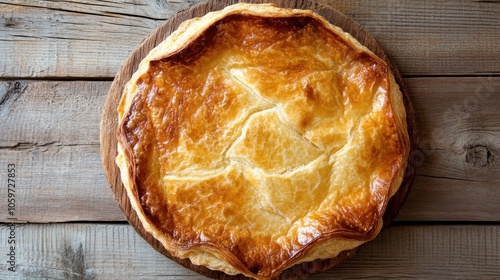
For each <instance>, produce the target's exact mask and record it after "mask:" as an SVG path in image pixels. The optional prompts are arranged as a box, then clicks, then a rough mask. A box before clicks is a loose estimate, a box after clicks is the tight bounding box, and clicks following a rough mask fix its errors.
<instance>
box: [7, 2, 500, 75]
mask: <svg viewBox="0 0 500 280" xmlns="http://www.w3.org/2000/svg"><path fill="white" fill-rule="evenodd" d="M198 2H200V0H189V1H144V0H135V1H124V2H122V1H117V0H113V1H99V2H96V1H61V2H59V1H40V0H37V1H29V2H28V1H20V0H16V1H9V2H7V3H3V4H0V53H2V59H1V60H0V77H94V78H95V77H99V78H111V77H114V76H115V74H116V72H117V71H118V68H119V67H120V65H121V64H122V63H123V62H124V60H125V59H126V58H127V57H128V55H129V54H130V52H131V51H132V50H133V49H134V48H135V47H136V46H137V45H138V44H139V42H141V40H142V39H144V38H145V37H146V36H147V35H148V34H149V33H150V32H152V31H153V30H154V29H155V28H156V27H157V26H158V25H160V24H161V23H162V22H163V21H164V20H165V19H167V18H169V17H171V16H172V15H173V14H174V13H175V12H177V11H179V10H181V9H184V8H187V7H188V6H190V5H193V4H194V3H198ZM325 3H327V4H328V5H332V6H333V7H335V8H337V9H339V10H340V11H342V12H343V13H345V14H347V15H349V16H351V17H352V18H353V19H355V20H356V21H358V22H359V23H360V24H361V25H363V27H365V28H366V29H367V30H368V31H369V32H370V33H371V34H372V35H373V36H374V37H375V38H377V40H378V41H379V42H380V43H381V44H382V46H383V47H384V48H385V49H386V51H387V53H388V54H389V55H390V56H391V57H392V58H393V59H394V60H395V62H396V64H397V65H398V67H399V69H400V70H401V72H402V73H403V74H404V75H407V76H408V75H411V76H415V75H425V76H429V75H485V74H498V73H500V57H499V55H498V53H500V44H498V42H499V41H500V18H499V17H498V14H500V4H499V3H498V2H496V1H467V0H461V1H455V0H447V1H424V2H404V3H402V2H399V1H396V0H384V1H369V0H362V1H348V0H326V1H325Z"/></svg>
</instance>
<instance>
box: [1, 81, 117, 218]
mask: <svg viewBox="0 0 500 280" xmlns="http://www.w3.org/2000/svg"><path fill="white" fill-rule="evenodd" d="M108 87H109V82H26V81H11V82H0V100H1V102H0V119H1V120H2V121H1V122H0V131H1V132H2V133H0V170H1V172H2V173H1V174H7V173H6V172H7V171H6V170H7V164H11V163H12V164H15V165H16V178H15V180H16V200H17V211H16V212H17V213H16V216H17V217H18V219H20V220H25V221H30V222H57V221H68V220H95V221H100V220H123V219H124V217H123V214H122V212H121V211H120V210H119V208H118V206H117V205H116V203H114V200H113V198H112V194H111V192H110V191H109V189H108V187H107V184H106V178H105V176H104V173H103V171H102V167H101V166H102V165H101V160H100V157H99V122H100V116H101V111H102V105H103V104H104V100H105V98H106V93H107V88H108ZM1 178H2V179H4V178H6V177H4V176H3V175H2V176H1ZM3 183H4V181H2V184H3ZM0 195H1V197H7V188H1V189H0ZM6 203H7V200H6V199H5V200H4V199H2V202H1V203H0V205H1V206H2V207H4V206H5V207H6ZM5 209H6V208H5ZM7 217H8V216H7V212H6V211H1V212H0V220H3V221H5V220H6V218H7Z"/></svg>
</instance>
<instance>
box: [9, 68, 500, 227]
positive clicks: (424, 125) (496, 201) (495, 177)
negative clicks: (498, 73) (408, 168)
mask: <svg viewBox="0 0 500 280" xmlns="http://www.w3.org/2000/svg"><path fill="white" fill-rule="evenodd" d="M405 82H406V84H407V86H408V88H409V91H410V93H411V98H412V100H413V101H414V106H415V110H416V115H417V120H418V126H419V129H420V131H421V137H420V142H421V145H420V148H419V154H420V156H421V157H422V158H421V159H420V161H419V162H417V177H416V180H415V183H414V185H413V188H412V192H411V193H410V195H409V197H408V199H407V201H406V203H405V205H404V206H403V208H402V210H401V212H400V213H399V215H398V217H397V220H399V221H488V222H495V221H496V222H499V221H500V216H499V215H498V213H500V190H499V187H500V174H499V172H500V171H499V170H500V165H499V164H498V160H499V159H500V149H499V147H500V123H499V122H497V121H496V120H498V119H500V116H499V112H500V111H499V110H498V108H500V77H475V78H471V77H469V78H467V77H445V78H438V77H436V78H408V79H405ZM110 86H111V82H94V81H76V82H75V81H64V82H61V81H26V80H17V81H4V82H0V100H4V101H3V102H0V103H1V105H0V119H1V120H2V121H1V122H0V131H2V132H5V133H1V134H0V166H5V164H6V163H8V162H14V163H16V164H17V165H18V166H19V168H20V170H22V173H21V175H20V176H19V180H20V183H19V184H20V185H19V188H20V192H21V193H20V194H19V203H20V209H21V210H22V211H21V213H22V216H21V217H20V219H22V220H25V221H29V222H34V223H43V222H64V221H92V220H95V221H125V216H124V215H123V213H122V212H121V210H120V209H119V208H118V206H117V205H116V203H115V201H114V200H113V198H112V195H111V192H110V191H109V188H108V184H107V182H106V177H105V175H104V171H103V168H102V166H101V160H100V155H99V121H100V117H101V110H102V108H103V104H104V102H105V100H106V97H107V93H108V90H109V88H110ZM6 96H8V98H7V97H6ZM440 96H442V97H440ZM471 98H478V100H477V102H479V103H476V101H472V99H471ZM464 104H469V105H467V106H466V105H464ZM471 105H472V106H471ZM469 106H471V107H470V108H469V110H464V109H465V107H469ZM448 110H451V112H454V113H453V114H450V113H446V112H448ZM464 112H467V114H470V115H465V113H464ZM460 114H462V115H463V116H467V117H466V118H463V119H462V118H460V117H459V116H461V115H460ZM75 115H78V118H77V119H75V118H74V116H75ZM448 139H451V140H448ZM472 140H474V141H479V140H481V141H480V142H479V144H480V145H468V144H469V142H470V141H472ZM476 143H478V142H476ZM471 147H472V149H471ZM482 147H487V149H483V148H482ZM488 151H489V156H488ZM468 154H469V156H467V155H468ZM468 159H469V160H468ZM483 165H484V166H483ZM79 170H84V171H85V173H82V172H80V171H79ZM52 172H54V173H52ZM5 194H6V191H5V188H1V189H0V197H5ZM1 205H3V204H1ZM63 205H64V206H66V207H65V208H66V210H65V211H61V210H60V207H62V206H63ZM89 205H91V206H92V207H89ZM21 213H20V214H21ZM5 218H6V213H4V212H3V211H0V222H1V221H5Z"/></svg>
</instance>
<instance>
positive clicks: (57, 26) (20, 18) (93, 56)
mask: <svg viewBox="0 0 500 280" xmlns="http://www.w3.org/2000/svg"><path fill="white" fill-rule="evenodd" d="M200 1H201V0H189V1H147V0H135V1H40V0H38V1H29V2H27V1H22V0H16V1H9V2H7V3H0V15H1V16H0V53H2V54H3V55H2V59H1V60H0V77H100V78H103V77H106V78H110V77H114V75H115V74H116V72H117V70H118V68H119V66H120V65H121V64H122V63H123V61H124V60H125V59H126V58H127V56H128V54H129V53H130V52H131V51H132V49H133V48H134V47H135V46H136V45H138V44H139V43H140V42H141V40H142V39H144V37H146V36H147V35H148V34H149V33H150V32H151V31H152V30H154V29H155V28H156V27H157V26H158V25H159V24H160V23H161V22H162V21H164V20H165V19H168V18H169V17H171V16H172V15H174V14H175V13H176V12H177V11H179V10H182V9H185V8H187V7H189V6H191V5H193V4H194V3H197V2H200Z"/></svg>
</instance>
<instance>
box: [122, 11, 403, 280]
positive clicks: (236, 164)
mask: <svg viewBox="0 0 500 280" xmlns="http://www.w3.org/2000/svg"><path fill="white" fill-rule="evenodd" d="M118 119H119V127H118V133H117V138H118V156H117V158H116V162H117V165H118V166H119V168H120V174H121V180H122V182H123V185H124V187H125V189H126V191H127V195H128V197H129V199H130V202H131V205H132V208H133V209H134V211H135V212H136V213H137V215H138V217H139V220H140V222H141V224H142V225H143V227H144V228H145V230H146V231H147V232H149V233H151V234H152V235H153V236H154V238H156V239H157V240H159V241H160V242H161V244H162V245H163V246H164V247H165V248H166V249H167V250H168V251H169V252H170V253H171V254H172V255H173V256H176V257H179V258H189V260H190V261H191V262H192V263H193V264H196V265H201V266H205V267H208V268H210V269H212V270H219V271H223V272H225V273H227V274H229V275H236V274H243V275H245V276H248V277H250V278H255V279H271V278H275V277H277V276H279V275H280V273H282V272H283V270H285V269H287V268H289V267H291V266H294V265H296V264H299V263H303V262H307V261H313V260H315V259H329V258H336V257H337V256H338V255H339V253H341V252H344V251H346V250H352V249H354V248H356V247H358V246H360V245H361V244H363V243H365V242H367V241H370V240H372V239H373V238H375V237H376V236H377V234H378V233H379V232H380V230H381V228H382V224H383V221H382V217H383V214H384V212H385V209H386V206H387V203H388V201H389V199H390V198H391V196H392V195H393V194H394V193H395V192H396V191H397V190H398V188H399V186H400V184H401V182H402V179H403V176H404V171H405V168H406V162H407V159H408V153H409V139H408V132H407V127H406V113H405V107H404V105H403V99H402V94H401V92H400V90H399V87H398V85H397V83H396V82H395V79H394V77H393V74H392V73H391V71H390V69H389V67H388V65H387V64H386V63H385V62H384V61H383V60H381V59H380V58H378V57H377V56H376V55H375V54H373V53H372V52H371V51H370V50H368V49H367V48H366V47H364V46H362V45H361V44H360V43H359V42H358V41H356V40H355V39H354V38H353V37H352V36H351V35H349V34H347V33H345V32H343V31H342V30H341V29H340V28H338V27H336V26H333V25H331V24H330V23H328V22H327V21H326V20H325V19H324V18H322V17H321V16H319V15H317V14H315V13H313V12H311V11H306V10H294V9H282V8H278V7H275V6H273V5H270V4H235V5H232V6H229V7H226V8H225V9H223V10H221V11H217V12H211V13H208V14H206V15H205V16H203V17H201V18H196V19H191V20H188V21H186V22H184V23H183V24H182V25H181V26H180V27H179V28H178V30H177V31H175V32H174V33H172V34H171V35H170V36H169V37H168V38H167V39H166V40H164V41H163V42H161V43H160V44H159V45H158V46H157V47H155V48H154V49H153V50H152V51H151V52H150V53H149V54H148V55H147V57H146V58H144V60H143V61H142V62H141V63H140V65H139V67H138V70H137V71H136V72H135V73H134V75H133V76H132V78H131V79H130V81H129V82H128V83H127V84H126V86H125V89H124V91H123V95H122V98H121V101H120V105H119V107H118Z"/></svg>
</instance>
